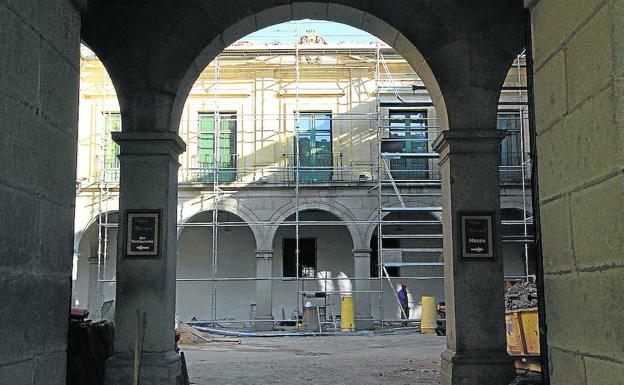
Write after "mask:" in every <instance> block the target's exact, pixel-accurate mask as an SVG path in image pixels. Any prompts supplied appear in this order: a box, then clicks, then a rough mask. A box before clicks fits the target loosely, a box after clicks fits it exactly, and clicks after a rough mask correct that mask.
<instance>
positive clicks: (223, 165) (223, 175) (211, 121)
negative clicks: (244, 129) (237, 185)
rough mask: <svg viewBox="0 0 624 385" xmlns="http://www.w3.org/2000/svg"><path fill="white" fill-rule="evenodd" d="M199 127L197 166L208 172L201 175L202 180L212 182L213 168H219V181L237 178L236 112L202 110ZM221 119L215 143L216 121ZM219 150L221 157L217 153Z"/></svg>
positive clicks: (231, 180)
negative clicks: (216, 158)
mask: <svg viewBox="0 0 624 385" xmlns="http://www.w3.org/2000/svg"><path fill="white" fill-rule="evenodd" d="M198 120H199V129H198V139H197V166H198V167H199V168H201V169H204V170H205V171H206V172H205V173H203V174H202V175H201V181H202V182H212V181H213V179H214V174H213V170H214V168H215V167H217V168H218V171H217V180H218V181H219V182H233V181H235V180H236V113H235V112H221V113H214V112H201V113H199V116H198ZM216 121H219V123H220V124H219V140H218V143H215V122H216ZM217 146H218V150H219V159H218V161H217V162H215V155H216V153H217Z"/></svg>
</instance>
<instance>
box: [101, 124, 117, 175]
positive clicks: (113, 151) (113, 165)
mask: <svg viewBox="0 0 624 385" xmlns="http://www.w3.org/2000/svg"><path fill="white" fill-rule="evenodd" d="M117 131H121V114H120V113H119V112H105V113H104V153H103V154H102V156H103V160H104V162H103V166H104V169H103V170H101V172H102V173H103V175H102V177H103V179H104V181H105V182H114V181H116V180H118V178H119V158H118V157H117V156H118V155H119V145H118V144H117V143H115V141H114V140H113V136H112V133H113V132H117Z"/></svg>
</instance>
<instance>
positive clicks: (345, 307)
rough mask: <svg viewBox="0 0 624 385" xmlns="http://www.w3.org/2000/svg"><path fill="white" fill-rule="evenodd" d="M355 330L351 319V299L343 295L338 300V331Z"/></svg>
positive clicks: (353, 320)
mask: <svg viewBox="0 0 624 385" xmlns="http://www.w3.org/2000/svg"><path fill="white" fill-rule="evenodd" d="M353 330H355V319H354V317H353V297H352V296H350V295H345V296H343V297H342V299H341V300H340V331H341V332H348V331H353Z"/></svg>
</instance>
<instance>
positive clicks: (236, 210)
mask: <svg viewBox="0 0 624 385" xmlns="http://www.w3.org/2000/svg"><path fill="white" fill-rule="evenodd" d="M202 199H203V198H202V197H198V198H196V199H195V200H192V201H190V202H185V203H189V204H190V207H191V208H192V209H191V211H190V212H189V213H186V211H185V212H184V216H183V217H180V218H179V219H178V224H185V223H188V222H189V220H191V218H193V217H194V216H196V215H198V214H200V213H202V212H206V211H212V210H214V209H215V204H214V203H213V202H212V201H211V200H208V201H203V200H202ZM196 203H201V204H196ZM216 209H217V210H219V211H225V212H228V213H230V214H234V215H236V216H237V217H239V218H240V219H241V220H242V221H243V222H245V223H246V224H247V225H248V226H249V228H250V229H251V232H252V233H253V235H254V239H255V241H256V248H257V249H262V247H261V245H262V236H263V233H262V229H261V227H260V226H258V225H257V223H258V222H259V221H260V220H259V219H258V217H257V216H256V214H254V212H253V211H252V210H251V209H249V208H248V207H246V206H245V205H243V204H242V203H241V202H240V201H237V200H236V199H231V198H224V199H220V200H219V202H218V203H217V205H216ZM183 231H184V226H178V230H177V239H180V236H181V235H182V232H183Z"/></svg>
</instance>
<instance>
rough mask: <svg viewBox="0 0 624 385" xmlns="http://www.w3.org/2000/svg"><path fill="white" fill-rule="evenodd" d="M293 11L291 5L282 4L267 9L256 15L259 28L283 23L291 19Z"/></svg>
mask: <svg viewBox="0 0 624 385" xmlns="http://www.w3.org/2000/svg"><path fill="white" fill-rule="evenodd" d="M291 12H292V8H291V6H290V5H280V6H278V7H275V8H271V9H267V10H264V11H262V12H259V13H258V14H257V15H256V23H257V25H258V28H259V29H260V28H266V27H269V26H271V25H274V24H278V23H283V22H286V21H288V20H291V18H290V16H291Z"/></svg>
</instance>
